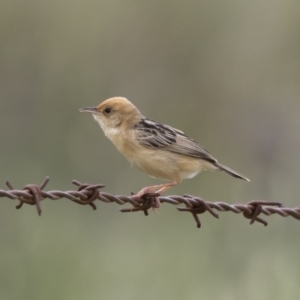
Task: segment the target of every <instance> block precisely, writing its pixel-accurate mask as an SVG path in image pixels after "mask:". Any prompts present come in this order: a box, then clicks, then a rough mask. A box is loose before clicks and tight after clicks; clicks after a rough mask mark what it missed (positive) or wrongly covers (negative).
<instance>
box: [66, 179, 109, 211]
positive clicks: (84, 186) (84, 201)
mask: <svg viewBox="0 0 300 300" xmlns="http://www.w3.org/2000/svg"><path fill="white" fill-rule="evenodd" d="M72 183H73V184H75V185H77V186H78V192H84V194H82V197H81V198H79V200H78V199H75V200H73V201H74V202H75V203H78V204H80V205H90V206H91V207H92V208H93V210H96V209H97V207H96V205H95V203H93V202H94V201H95V200H96V199H98V197H99V191H98V189H99V188H103V187H105V185H103V184H89V183H81V182H79V181H77V180H73V181H72Z"/></svg>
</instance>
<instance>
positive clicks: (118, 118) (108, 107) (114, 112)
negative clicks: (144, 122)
mask: <svg viewBox="0 0 300 300" xmlns="http://www.w3.org/2000/svg"><path fill="white" fill-rule="evenodd" d="M80 112H89V113H92V114H93V117H94V119H95V120H96V121H97V122H98V123H99V124H100V126H101V128H102V129H103V131H104V133H105V134H106V133H107V130H110V129H113V128H114V129H117V128H118V127H119V126H121V124H122V125H123V126H124V125H126V123H131V122H128V121H129V120H133V119H136V118H141V117H142V114H141V113H140V111H139V110H138V109H137V108H136V107H135V106H134V105H133V104H132V103H131V102H130V101H129V100H127V99H126V98H123V97H113V98H109V99H107V100H105V101H103V102H102V103H100V104H99V105H98V106H96V107H84V108H81V109H80Z"/></svg>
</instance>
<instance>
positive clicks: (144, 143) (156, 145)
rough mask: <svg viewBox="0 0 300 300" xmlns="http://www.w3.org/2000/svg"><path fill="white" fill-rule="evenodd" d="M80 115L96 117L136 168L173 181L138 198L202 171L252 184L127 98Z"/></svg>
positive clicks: (158, 186) (107, 101)
mask: <svg viewBox="0 0 300 300" xmlns="http://www.w3.org/2000/svg"><path fill="white" fill-rule="evenodd" d="M80 112H89V113H92V114H93V117H94V118H95V120H96V121H97V122H98V123H99V125H100V126H101V128H102V129H103V131H104V133H105V135H106V136H107V137H108V138H109V139H110V140H111V141H112V142H113V144H114V145H115V146H116V148H117V149H118V150H119V152H121V153H122V154H123V155H124V156H125V157H126V158H127V159H128V160H129V162H130V163H131V164H132V165H136V166H137V167H138V168H139V169H140V170H142V171H143V172H145V173H147V174H148V175H150V176H152V177H156V178H160V179H165V180H168V181H169V182H168V183H164V184H159V185H154V186H149V187H145V188H143V189H142V190H141V191H140V192H138V193H137V194H136V197H142V196H143V195H144V194H146V193H159V194H161V193H163V192H164V191H166V190H167V189H168V188H170V187H171V186H174V185H176V184H178V183H180V182H181V181H182V180H183V179H187V178H192V177H194V176H196V175H197V174H198V173H199V172H201V171H202V170H223V171H225V172H226V173H228V174H230V175H231V176H233V177H236V178H240V179H244V180H247V181H250V180H249V179H248V178H246V177H245V176H243V175H241V174H239V173H237V172H235V171H233V170H232V169H230V168H228V167H226V166H224V165H222V164H220V163H219V162H218V161H217V160H216V159H215V158H214V157H212V156H211V154H210V153H209V152H208V151H206V150H205V149H204V148H203V147H202V146H200V145H199V144H198V143H197V142H195V141H194V140H192V139H191V138H189V137H188V136H186V135H185V134H184V133H183V132H182V131H180V130H178V129H175V128H173V127H171V126H169V125H165V124H162V123H159V122H156V121H153V120H150V119H148V118H146V117H144V116H143V115H142V114H141V113H140V111H139V110H138V109H137V108H136V107H135V106H134V105H133V104H132V103H131V102H130V101H129V100H127V99H126V98H123V97H114V98H110V99H107V100H105V101H103V102H102V103H100V104H99V105H98V106H97V107H84V108H81V109H80ZM157 201H158V200H157ZM156 207H159V202H158V203H157V205H156Z"/></svg>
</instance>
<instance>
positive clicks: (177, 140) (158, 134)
mask: <svg viewBox="0 0 300 300" xmlns="http://www.w3.org/2000/svg"><path fill="white" fill-rule="evenodd" d="M134 129H135V134H136V139H137V141H138V142H139V143H140V144H141V145H143V146H145V147H148V148H152V149H160V150H166V151H170V152H174V153H178V154H181V155H187V156H191V157H196V158H201V159H205V160H207V161H209V162H211V163H216V162H217V161H216V159H215V158H213V157H212V156H211V154H210V153H209V152H208V151H207V150H205V149H204V148H203V147H202V146H200V145H199V144H198V143H197V142H196V141H194V140H193V139H191V138H189V137H188V136H186V135H185V134H184V133H183V132H182V131H180V130H178V129H175V128H173V127H171V126H169V125H165V124H162V123H159V122H156V121H153V120H150V119H148V118H143V119H141V120H140V122H139V123H138V124H136V125H135V127H134Z"/></svg>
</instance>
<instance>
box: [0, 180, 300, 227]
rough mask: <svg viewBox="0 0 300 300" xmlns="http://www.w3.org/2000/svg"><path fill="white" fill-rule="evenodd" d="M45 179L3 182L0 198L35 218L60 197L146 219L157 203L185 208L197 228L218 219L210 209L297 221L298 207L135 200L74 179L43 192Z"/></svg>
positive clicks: (188, 198) (176, 198) (255, 218)
mask: <svg viewBox="0 0 300 300" xmlns="http://www.w3.org/2000/svg"><path fill="white" fill-rule="evenodd" d="M49 180H50V179H49V177H46V178H45V180H44V181H43V183H42V184H41V185H36V184H27V185H26V186H25V187H24V188H23V189H22V190H17V189H14V187H13V185H12V184H11V183H10V182H9V181H7V182H6V185H7V186H8V188H9V190H1V189H0V198H1V197H6V198H9V199H13V200H18V201H19V202H20V203H19V204H18V205H17V206H16V208H17V209H20V208H21V207H22V206H23V204H29V205H35V206H36V209H37V212H38V214H39V215H41V213H42V209H41V201H43V200H45V199H50V200H59V199H61V198H67V199H69V200H71V201H72V202H75V203H77V204H80V205H89V206H91V207H92V208H93V209H94V210H96V209H97V207H96V204H95V201H96V200H100V201H102V202H105V203H116V204H119V205H124V204H126V203H129V204H131V207H130V208H123V209H121V210H120V211H121V212H137V211H142V212H144V214H145V215H146V216H147V215H148V210H149V209H150V208H152V209H153V210H155V208H156V207H157V200H159V202H160V203H169V204H173V205H180V204H184V205H185V207H178V208H177V210H178V211H181V212H190V213H191V214H192V216H193V217H194V219H195V221H196V225H197V227H198V228H200V227H201V222H200V219H199V216H198V215H199V214H203V213H205V212H209V213H210V214H211V215H212V216H213V217H215V218H219V216H218V214H217V213H216V212H215V211H214V210H217V211H231V212H233V213H236V214H240V213H241V214H242V215H243V216H244V217H245V218H247V219H250V224H253V223H254V222H255V221H256V222H259V223H262V224H264V225H265V226H267V225H268V223H267V222H266V221H265V220H264V219H262V218H261V217H259V215H261V214H264V215H266V216H270V215H272V214H278V215H280V216H282V217H288V216H291V217H293V218H295V219H297V220H300V206H298V207H295V208H288V207H285V206H284V205H283V204H281V203H280V202H272V201H261V200H256V201H251V202H248V203H246V204H228V203H225V202H209V201H205V200H204V199H202V198H200V197H196V196H192V195H183V196H177V195H171V196H161V195H159V194H156V193H148V194H145V195H143V196H142V197H141V198H137V197H136V196H135V195H134V194H132V195H131V196H123V195H112V194H109V193H106V192H102V191H99V189H101V188H103V187H104V185H103V184H88V183H81V182H79V181H77V180H73V181H72V183H73V184H74V185H76V186H77V187H78V188H77V190H69V191H59V190H52V191H44V188H45V187H46V185H47V183H48V182H49Z"/></svg>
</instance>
